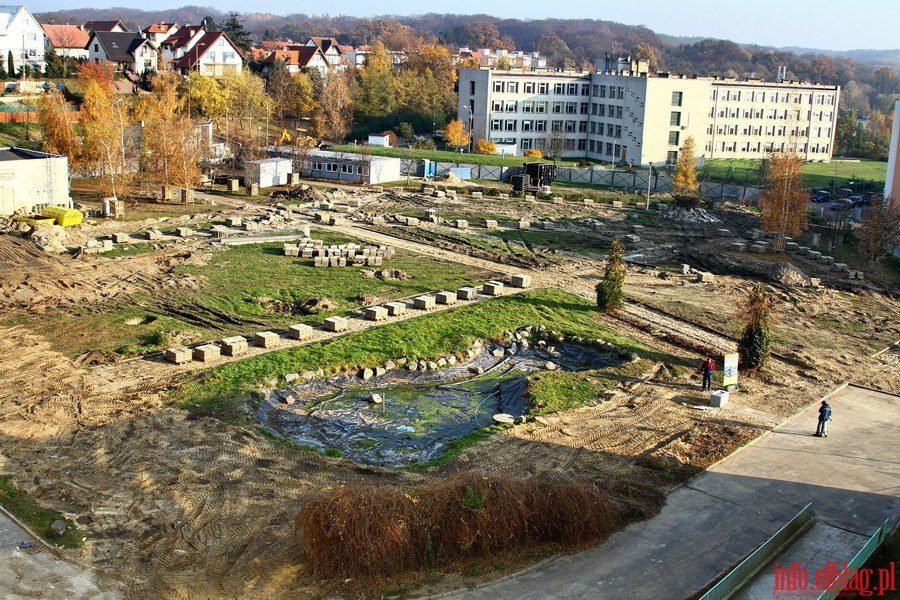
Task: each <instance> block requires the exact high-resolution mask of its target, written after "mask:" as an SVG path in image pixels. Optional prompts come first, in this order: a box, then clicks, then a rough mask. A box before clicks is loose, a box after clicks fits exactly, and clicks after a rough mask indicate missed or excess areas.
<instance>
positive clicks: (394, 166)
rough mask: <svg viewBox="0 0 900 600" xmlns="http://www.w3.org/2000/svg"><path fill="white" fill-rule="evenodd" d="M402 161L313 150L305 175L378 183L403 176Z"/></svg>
mask: <svg viewBox="0 0 900 600" xmlns="http://www.w3.org/2000/svg"><path fill="white" fill-rule="evenodd" d="M401 166H402V161H401V160H400V159H399V158H394V157H389V156H372V155H366V154H352V153H343V152H330V151H327V150H313V151H312V152H310V153H309V158H308V159H307V161H306V166H305V168H304V173H303V174H304V175H308V176H310V177H315V178H317V179H330V180H332V181H337V182H338V183H340V182H344V183H355V184H359V183H362V184H369V185H378V184H379V183H385V182H388V181H399V180H400V179H401V177H402V176H401V174H400V172H401Z"/></svg>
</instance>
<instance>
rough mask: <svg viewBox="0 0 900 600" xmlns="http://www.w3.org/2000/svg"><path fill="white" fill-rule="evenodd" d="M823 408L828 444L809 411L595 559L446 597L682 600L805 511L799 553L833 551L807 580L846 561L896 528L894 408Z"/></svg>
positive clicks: (838, 400)
mask: <svg viewBox="0 0 900 600" xmlns="http://www.w3.org/2000/svg"><path fill="white" fill-rule="evenodd" d="M829 403H830V404H831V406H832V408H833V409H834V418H833V421H832V422H831V423H830V427H829V437H827V438H817V437H814V436H812V433H813V432H814V431H815V427H816V420H817V415H818V406H819V402H818V401H816V402H815V403H813V404H811V405H810V406H809V407H808V408H807V409H806V410H804V411H803V412H802V413H800V414H799V415H797V416H796V417H794V418H792V419H790V420H788V421H786V422H784V423H782V424H781V425H779V426H778V427H777V428H776V429H775V430H774V431H773V432H771V433H768V434H766V435H764V436H763V437H762V438H760V439H758V440H757V441H756V442H754V443H753V444H751V445H749V446H747V447H746V448H744V449H742V450H741V451H739V452H738V453H736V454H734V455H732V456H731V457H729V458H728V459H726V460H724V461H723V462H721V463H719V464H718V465H716V466H714V467H713V468H711V469H709V470H708V471H707V472H705V473H704V474H702V475H701V476H699V477H697V478H696V479H694V480H693V481H692V482H690V483H689V484H688V485H685V486H684V487H682V488H679V489H678V490H676V491H674V492H673V493H672V494H670V495H669V498H668V501H667V502H666V506H665V507H664V508H663V510H662V511H661V512H660V514H659V515H657V516H656V517H655V518H653V519H650V520H649V521H644V522H642V523H635V524H633V525H631V526H630V527H628V528H627V529H625V530H624V531H621V532H619V533H617V534H616V535H614V536H613V537H611V538H610V539H609V540H607V542H606V543H605V544H603V545H602V546H600V547H599V548H596V549H593V550H590V551H587V552H583V553H580V554H577V555H574V556H564V557H561V558H559V559H558V560H556V561H553V562H551V563H549V564H547V565H545V566H543V567H541V568H538V569H535V570H533V571H531V572H528V573H525V574H522V575H520V576H517V577H512V578H507V579H504V580H501V581H499V582H495V583H492V584H489V585H486V586H482V587H479V588H476V589H474V590H465V591H459V592H455V593H452V594H445V595H444V597H453V598H465V599H476V598H477V599H481V598H503V599H508V600H524V599H538V598H541V599H543V598H548V599H549V598H610V599H621V598H665V599H676V598H687V597H689V596H691V595H692V594H694V593H695V592H697V591H699V590H701V589H702V588H704V587H705V586H706V585H707V584H708V583H710V582H711V581H712V580H714V579H715V578H716V577H717V576H719V575H720V574H721V573H723V572H724V571H725V570H726V569H728V568H729V567H730V566H732V565H734V564H735V563H737V562H739V561H740V560H741V559H742V558H743V557H744V556H746V555H747V554H749V553H750V552H752V551H753V550H754V549H756V548H757V547H758V546H759V545H760V544H762V543H763V542H764V541H765V540H766V539H767V538H768V537H769V536H771V535H772V534H773V533H775V532H776V531H777V530H778V529H779V528H780V527H781V526H782V525H783V524H784V523H785V522H787V521H788V520H789V519H790V518H791V517H793V516H794V515H795V514H797V512H799V511H800V509H802V508H803V507H804V506H805V505H806V504H807V503H809V502H812V503H813V514H814V518H815V520H816V522H817V523H816V525H815V527H814V528H813V530H812V531H811V532H810V534H809V535H812V536H813V537H811V538H810V540H809V541H808V542H806V544H807V545H811V546H813V547H815V543H816V540H817V539H818V540H819V541H822V542H824V541H825V540H826V539H827V541H828V544H827V546H826V545H823V546H822V547H821V548H819V550H818V551H816V552H814V553H813V554H811V555H809V556H808V557H807V558H806V559H805V560H807V561H809V562H810V563H816V564H810V568H811V569H812V570H813V571H814V570H815V569H816V568H820V563H822V562H823V561H828V560H832V561H838V562H840V561H844V560H849V559H850V558H852V557H853V555H854V554H855V553H856V551H857V550H858V548H859V547H860V546H861V545H862V542H864V540H865V538H867V537H868V536H869V535H871V533H872V532H873V531H874V530H875V529H876V528H877V527H878V526H879V525H881V524H882V523H883V522H884V521H885V519H888V520H889V521H890V523H891V525H896V524H897V521H898V517H900V435H898V427H897V426H898V424H900V397H897V396H892V395H889V394H884V393H880V392H876V391H872V390H867V389H862V388H856V387H847V388H844V389H843V390H841V391H839V392H838V393H836V394H835V395H834V396H833V397H832V398H829ZM796 548H798V551H799V549H800V548H801V546H796ZM798 556H799V555H798ZM758 585H761V586H764V585H765V583H760V584H758ZM769 585H770V587H769V588H768V595H760V596H748V598H750V597H753V598H762V597H765V598H771V597H775V596H774V594H773V593H772V592H773V590H772V587H771V585H772V583H771V580H770V583H769ZM764 594H765V592H764Z"/></svg>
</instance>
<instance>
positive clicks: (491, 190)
mask: <svg viewBox="0 0 900 600" xmlns="http://www.w3.org/2000/svg"><path fill="white" fill-rule="evenodd" d="M484 195H485V196H494V197H497V196H499V195H500V190H499V189H497V188H486V189H485V190H484Z"/></svg>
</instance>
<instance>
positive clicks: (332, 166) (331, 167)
mask: <svg viewBox="0 0 900 600" xmlns="http://www.w3.org/2000/svg"><path fill="white" fill-rule="evenodd" d="M325 170H326V171H330V172H332V173H337V170H338V166H337V163H325Z"/></svg>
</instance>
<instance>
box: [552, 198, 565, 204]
mask: <svg viewBox="0 0 900 600" xmlns="http://www.w3.org/2000/svg"><path fill="white" fill-rule="evenodd" d="M550 201H551V202H552V203H553V204H562V203H563V202H564V201H563V198H562V196H553V198H552V199H551V200H550Z"/></svg>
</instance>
